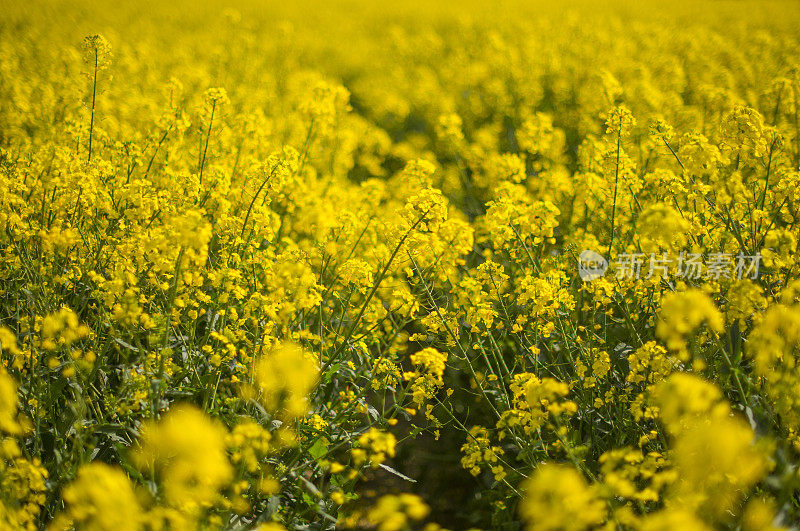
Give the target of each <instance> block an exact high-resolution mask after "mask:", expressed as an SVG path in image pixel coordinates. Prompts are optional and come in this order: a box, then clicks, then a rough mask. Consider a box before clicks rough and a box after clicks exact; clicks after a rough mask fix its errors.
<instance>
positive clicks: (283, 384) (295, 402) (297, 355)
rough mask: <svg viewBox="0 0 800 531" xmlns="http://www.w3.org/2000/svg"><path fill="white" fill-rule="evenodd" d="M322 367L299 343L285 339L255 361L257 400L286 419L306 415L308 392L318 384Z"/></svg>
mask: <svg viewBox="0 0 800 531" xmlns="http://www.w3.org/2000/svg"><path fill="white" fill-rule="evenodd" d="M318 380H319V368H318V366H317V363H316V362H315V361H314V360H313V359H312V358H311V355H310V354H309V353H307V352H306V351H305V350H303V349H302V348H301V347H300V346H299V345H297V344H294V343H290V342H283V343H280V344H278V345H276V346H275V347H274V348H273V349H272V350H271V351H270V352H269V353H267V354H266V355H264V357H263V358H261V359H260V360H259V361H258V362H257V363H256V368H255V377H254V384H255V390H256V393H257V398H258V400H259V401H260V402H261V403H262V404H263V405H264V407H265V408H266V409H267V411H269V412H270V413H273V414H276V415H278V416H280V417H283V418H286V419H287V420H291V419H295V418H298V417H301V416H303V415H305V414H306V413H307V411H308V395H309V393H310V392H311V391H312V390H313V389H314V387H315V386H316V385H317V381H318Z"/></svg>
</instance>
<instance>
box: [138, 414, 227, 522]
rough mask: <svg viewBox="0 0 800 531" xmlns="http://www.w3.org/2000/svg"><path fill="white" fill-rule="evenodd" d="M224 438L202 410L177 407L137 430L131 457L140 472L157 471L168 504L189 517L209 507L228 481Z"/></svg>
mask: <svg viewBox="0 0 800 531" xmlns="http://www.w3.org/2000/svg"><path fill="white" fill-rule="evenodd" d="M225 437H226V431H225V428H224V427H222V426H220V425H219V424H217V423H216V422H214V421H212V420H211V419H209V418H208V417H206V416H205V415H204V414H203V412H202V411H200V410H199V409H197V408H195V407H194V406H189V405H179V406H176V407H175V408H173V409H172V410H170V411H169V412H167V414H166V415H164V418H163V419H162V420H161V421H159V422H157V423H152V422H151V423H149V424H146V425H145V426H144V427H143V428H142V436H141V440H140V442H139V446H138V448H136V450H135V452H134V454H133V458H134V461H135V462H136V463H137V465H138V466H139V468H140V469H141V470H142V471H143V472H145V473H146V472H147V471H149V470H154V471H155V472H156V474H157V476H158V478H159V479H160V480H161V484H162V487H163V492H164V498H165V500H166V501H167V503H168V504H169V505H171V506H173V507H175V508H176V509H178V510H180V511H182V512H184V513H186V514H188V515H194V514H197V513H199V512H200V511H203V510H205V509H207V508H209V507H211V506H212V505H213V504H214V503H215V502H216V501H217V499H218V497H219V495H220V491H221V489H223V488H224V487H226V486H227V485H228V483H229V482H230V481H231V479H232V478H233V470H232V468H231V465H230V463H229V462H228V457H227V455H226V451H225V450H226V444H225Z"/></svg>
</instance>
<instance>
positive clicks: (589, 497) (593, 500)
mask: <svg viewBox="0 0 800 531" xmlns="http://www.w3.org/2000/svg"><path fill="white" fill-rule="evenodd" d="M523 489H524V494H523V498H522V501H521V502H520V505H519V511H520V515H521V516H522V518H523V520H524V521H525V522H526V526H525V528H526V529H528V530H530V531H538V530H542V531H545V530H553V531H555V530H557V529H562V530H566V531H578V530H582V529H590V528H592V527H594V526H599V525H600V524H602V523H603V522H604V521H605V518H606V509H605V503H604V502H603V500H602V499H601V498H600V496H599V494H598V493H597V492H596V490H595V489H594V487H592V486H590V485H587V484H586V480H584V479H583V477H582V476H581V474H580V472H578V471H577V470H575V469H574V468H570V467H567V466H565V465H557V464H553V463H544V464H541V465H539V466H538V467H537V468H536V470H535V471H534V473H533V475H532V476H531V477H530V478H528V479H527V480H526V481H525V482H524V484H523Z"/></svg>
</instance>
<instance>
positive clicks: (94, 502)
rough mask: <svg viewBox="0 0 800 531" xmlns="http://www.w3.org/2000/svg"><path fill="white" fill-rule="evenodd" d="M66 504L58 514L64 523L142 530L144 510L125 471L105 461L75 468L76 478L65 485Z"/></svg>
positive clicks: (102, 530) (93, 530)
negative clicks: (76, 470)
mask: <svg viewBox="0 0 800 531" xmlns="http://www.w3.org/2000/svg"><path fill="white" fill-rule="evenodd" d="M62 497H63V499H64V502H65V503H66V505H67V508H66V511H65V512H64V513H63V514H62V515H60V519H61V520H62V521H63V523H64V524H67V523H72V524H73V525H75V526H76V527H77V528H79V529H86V530H87V531H111V530H112V529H119V530H121V531H128V530H131V531H132V530H136V529H141V528H142V527H143V524H144V521H143V520H144V518H143V516H144V512H143V510H142V507H141V506H140V505H139V501H138V500H137V498H136V494H135V493H134V491H133V485H132V484H131V481H130V480H129V479H128V477H127V476H126V475H125V473H124V472H123V471H122V470H121V469H119V468H115V467H111V466H109V465H106V464H104V463H90V464H88V465H84V466H82V467H81V468H80V469H78V475H77V477H76V478H75V481H73V482H72V483H70V484H69V485H67V486H66V487H65V488H64V493H63V495H62Z"/></svg>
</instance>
